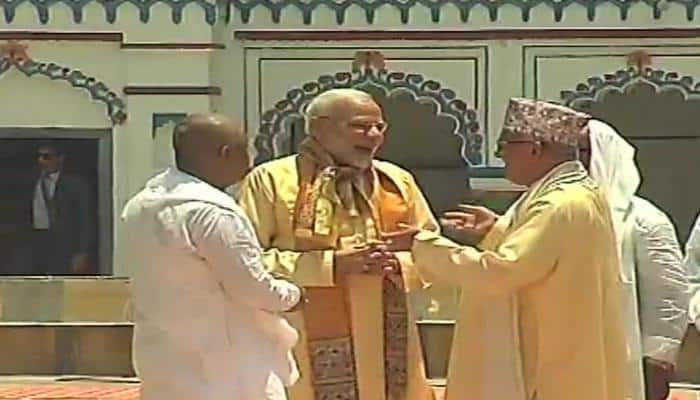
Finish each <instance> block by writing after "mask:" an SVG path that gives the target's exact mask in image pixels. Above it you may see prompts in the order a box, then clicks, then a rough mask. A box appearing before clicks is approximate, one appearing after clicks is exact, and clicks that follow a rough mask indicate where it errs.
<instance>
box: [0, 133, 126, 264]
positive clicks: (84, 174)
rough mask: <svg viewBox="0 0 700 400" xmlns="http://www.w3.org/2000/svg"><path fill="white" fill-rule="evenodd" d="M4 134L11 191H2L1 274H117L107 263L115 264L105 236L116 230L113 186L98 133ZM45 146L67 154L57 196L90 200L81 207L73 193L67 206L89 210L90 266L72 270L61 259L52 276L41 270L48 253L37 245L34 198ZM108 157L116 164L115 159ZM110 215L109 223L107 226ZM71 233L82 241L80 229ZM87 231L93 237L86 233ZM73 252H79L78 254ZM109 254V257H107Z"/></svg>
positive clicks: (3, 171)
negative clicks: (72, 185)
mask: <svg viewBox="0 0 700 400" xmlns="http://www.w3.org/2000/svg"><path fill="white" fill-rule="evenodd" d="M1 133H4V135H1V136H0V184H2V185H3V186H4V187H5V188H7V189H8V190H4V191H2V192H0V275H45V274H47V275H48V274H50V275H76V274H77V275H100V274H104V273H105V272H107V271H109V270H111V268H110V266H109V265H105V260H107V259H109V260H111V250H110V249H111V234H107V235H104V234H103V233H104V232H105V231H107V232H109V231H111V214H112V213H111V183H110V184H109V187H103V185H104V183H105V179H104V177H103V176H102V175H104V171H103V170H104V167H103V166H102V165H101V164H103V163H104V158H105V157H104V156H103V155H104V154H103V153H104V151H103V147H104V143H103V142H104V140H105V138H104V137H103V138H100V137H98V135H90V136H93V137H86V138H83V137H81V138H76V137H65V136H66V135H65V133H67V132H60V133H63V135H59V137H56V136H57V135H55V133H56V132H49V133H54V134H53V135H52V134H41V135H37V136H34V137H31V136H30V135H31V129H22V130H17V131H13V132H1ZM28 136H29V137H28ZM61 136H62V137H61ZM76 136H77V135H76ZM107 138H108V136H107ZM45 145H49V146H52V145H54V146H58V147H59V148H60V150H61V152H63V153H64V159H65V162H64V165H63V168H62V169H61V172H60V178H58V183H56V189H55V190H56V191H57V193H59V192H60V193H64V192H67V191H69V190H72V191H73V193H80V198H81V199H82V200H84V202H82V201H81V202H79V203H76V202H75V201H74V199H75V196H76V195H75V194H71V195H70V196H67V197H65V198H66V199H67V200H65V203H64V204H66V206H65V208H69V207H78V208H79V209H80V210H85V211H84V212H83V211H80V215H86V216H89V217H88V218H87V219H86V221H87V222H86V223H85V224H83V225H82V227H83V229H81V232H83V235H82V236H83V237H85V236H87V237H89V246H88V250H87V252H86V253H87V254H86V258H87V261H86V262H85V263H84V264H83V265H84V268H82V269H79V270H77V271H76V270H74V269H72V268H71V262H70V261H68V262H63V261H56V262H55V265H52V266H51V267H50V268H49V269H48V270H47V271H48V272H44V271H43V270H37V269H36V268H35V266H36V259H37V257H38V256H41V255H42V249H40V248H37V247H40V246H37V241H36V238H37V231H38V230H37V229H36V226H35V225H36V224H35V223H34V218H33V215H34V214H33V210H34V207H36V205H35V204H34V199H35V196H36V193H37V189H36V188H37V185H38V182H39V176H40V169H39V167H38V156H39V154H38V153H39V149H40V147H42V146H45ZM108 158H109V159H110V160H111V155H110V157H108ZM110 164H111V161H110ZM110 168H111V165H110ZM68 177H70V180H71V182H74V183H75V182H77V183H79V186H80V188H81V190H80V191H79V192H76V191H75V190H74V189H69V188H68V184H69V183H70V182H69V179H68ZM107 182H109V179H108V180H107ZM103 191H108V193H109V196H108V198H109V199H110V201H109V205H108V208H107V207H105V206H106V204H105V198H106V197H105V195H104V194H103ZM106 208H107V209H106ZM105 212H106V213H107V216H108V217H109V222H106V219H105V215H104V213H105ZM69 215H73V214H69ZM70 229H71V230H68V231H61V232H71V233H70V234H67V235H72V234H75V235H76V237H77V236H78V233H75V229H74V228H70ZM85 232H89V234H88V235H85ZM104 236H106V237H104ZM105 239H106V240H108V241H109V242H110V243H108V246H105V244H104V243H102V242H103V241H104V240H105ZM54 240H55V239H50V241H54ZM71 240H72V239H71ZM70 252H71V253H75V250H71V251H70ZM105 252H106V253H107V254H104V253H105ZM70 257H72V256H68V259H69V260H70V259H71V258H70ZM107 264H110V263H107Z"/></svg>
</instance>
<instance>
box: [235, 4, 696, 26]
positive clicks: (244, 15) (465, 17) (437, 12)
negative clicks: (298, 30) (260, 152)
mask: <svg viewBox="0 0 700 400" xmlns="http://www.w3.org/2000/svg"><path fill="white" fill-rule="evenodd" d="M229 1H230V2H231V3H232V4H233V7H234V9H235V10H236V11H238V12H239V13H240V16H241V21H242V22H243V23H244V24H245V23H248V22H249V21H250V14H251V11H252V10H253V9H255V8H257V7H262V8H266V9H268V10H269V11H270V14H271V16H272V22H274V23H276V24H277V23H279V22H280V19H281V18H280V17H281V14H282V11H283V10H285V9H286V8H295V9H296V10H298V11H299V12H301V14H302V18H303V22H304V24H306V25H310V24H311V23H312V14H313V12H314V11H316V9H318V8H320V7H323V8H329V9H331V10H333V11H334V12H335V19H336V23H337V24H338V25H342V24H344V23H345V14H346V12H347V9H348V8H349V7H350V6H359V7H360V8H362V9H363V11H364V12H365V19H366V21H367V23H369V24H373V23H374V22H375V13H376V11H377V9H379V8H380V7H385V6H389V7H393V8H395V9H397V10H398V11H399V13H400V16H401V23H403V24H408V23H409V19H410V12H411V9H413V8H414V7H416V6H420V8H427V9H429V10H430V17H431V20H432V22H434V23H438V22H440V18H441V14H442V9H443V8H444V7H446V6H451V7H450V9H452V8H457V9H458V10H459V16H460V20H461V21H462V22H463V23H467V22H469V16H470V14H471V12H472V10H473V9H475V8H486V9H487V10H488V13H489V18H490V20H491V21H492V22H495V21H497V20H498V18H499V11H500V9H501V8H503V7H506V6H509V7H512V6H515V7H517V8H519V9H520V15H521V18H522V20H523V21H524V22H528V21H530V13H531V12H532V10H533V9H534V8H536V7H540V6H541V5H546V6H548V7H549V8H550V9H551V10H552V16H553V18H554V20H555V21H556V22H561V21H562V19H563V18H564V12H565V10H567V9H568V8H579V7H584V8H585V9H586V13H587V16H588V20H589V21H594V20H595V18H596V15H597V11H598V7H599V6H611V5H612V6H614V7H617V9H618V11H619V15H620V19H621V20H622V21H625V20H627V17H628V14H629V9H630V8H631V7H632V6H636V5H637V4H644V5H646V6H647V7H649V9H650V11H651V14H652V17H653V18H654V19H659V18H661V14H662V11H663V8H664V7H666V6H665V5H664V4H668V3H677V4H680V5H682V6H684V7H685V9H686V18H687V19H688V21H692V20H693V19H694V14H695V8H696V7H697V6H698V5H699V4H700V0H663V1H662V0H626V1H619V0H596V1H591V0H530V1H527V0H382V1H371V0H341V1H336V0H316V1H306V0H281V1H275V2H273V1H270V0H229Z"/></svg>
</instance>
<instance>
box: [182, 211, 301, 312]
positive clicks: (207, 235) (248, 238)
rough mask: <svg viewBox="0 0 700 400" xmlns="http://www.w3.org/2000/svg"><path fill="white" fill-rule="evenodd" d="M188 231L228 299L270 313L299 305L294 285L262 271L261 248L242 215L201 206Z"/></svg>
mask: <svg viewBox="0 0 700 400" xmlns="http://www.w3.org/2000/svg"><path fill="white" fill-rule="evenodd" d="M188 230H189V234H190V239H191V242H192V243H193V244H194V246H195V247H196V249H197V254H198V255H199V256H200V257H202V258H203V259H205V260H206V261H207V264H208V266H209V267H210V268H211V272H212V273H213V274H214V276H215V277H216V279H217V280H218V281H219V282H220V283H221V285H222V286H223V288H224V291H225V292H226V294H227V295H228V296H230V297H231V298H235V299H238V300H240V301H243V302H247V303H249V304H250V305H251V306H252V307H254V308H258V309H263V310H267V311H273V312H281V311H286V310H289V309H290V308H292V307H294V306H295V305H296V304H297V303H298V302H299V299H300V297H301V291H300V289H299V288H298V287H297V286H295V285H293V284H292V283H290V282H287V281H284V280H280V279H274V278H273V277H272V276H271V275H270V274H269V273H268V272H266V271H265V267H264V265H263V262H262V249H261V248H260V245H259V243H258V241H257V239H256V237H255V233H254V231H253V230H252V227H251V225H250V222H249V221H247V220H246V218H245V217H244V216H241V215H237V214H235V213H234V212H232V211H229V210H224V209H220V208H218V207H215V206H211V207H205V208H203V209H201V210H199V211H198V212H196V213H193V214H192V216H191V217H190V219H189V221H188Z"/></svg>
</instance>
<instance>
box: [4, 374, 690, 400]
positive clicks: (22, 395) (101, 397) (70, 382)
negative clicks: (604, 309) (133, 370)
mask: <svg viewBox="0 0 700 400" xmlns="http://www.w3.org/2000/svg"><path fill="white" fill-rule="evenodd" d="M696 389H697V388H696ZM435 393H436V394H437V396H436V397H437V400H442V398H443V393H444V389H443V388H442V387H440V386H436V387H435ZM138 398H139V396H138V383H135V382H134V381H133V380H130V379H92V378H70V377H61V378H55V377H46V378H40V377H6V378H0V400H59V399H60V400H138ZM669 400H700V392H699V391H696V390H692V389H688V388H676V389H674V392H673V393H672V395H671V396H670V397H669Z"/></svg>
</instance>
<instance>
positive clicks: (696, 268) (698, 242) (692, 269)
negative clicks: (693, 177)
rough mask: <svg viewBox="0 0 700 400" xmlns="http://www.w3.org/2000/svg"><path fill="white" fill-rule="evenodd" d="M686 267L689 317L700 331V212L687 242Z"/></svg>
mask: <svg viewBox="0 0 700 400" xmlns="http://www.w3.org/2000/svg"><path fill="white" fill-rule="evenodd" d="M684 264H685V267H686V268H687V269H688V274H689V277H690V289H689V292H690V296H691V297H690V305H689V311H688V317H689V319H690V323H692V324H695V328H696V329H697V330H698V331H700V214H698V216H697V218H696V219H695V224H694V225H693V229H692V230H691V231H690V236H689V237H688V241H687V242H686V244H685V260H684Z"/></svg>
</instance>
